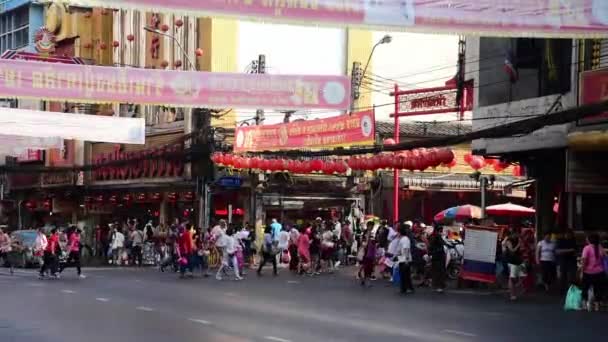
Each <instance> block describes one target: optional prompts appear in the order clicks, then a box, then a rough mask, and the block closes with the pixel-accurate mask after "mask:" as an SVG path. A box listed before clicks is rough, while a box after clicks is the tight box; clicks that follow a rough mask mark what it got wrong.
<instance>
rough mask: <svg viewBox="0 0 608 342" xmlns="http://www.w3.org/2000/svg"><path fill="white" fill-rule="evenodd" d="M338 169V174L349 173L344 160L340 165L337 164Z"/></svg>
mask: <svg viewBox="0 0 608 342" xmlns="http://www.w3.org/2000/svg"><path fill="white" fill-rule="evenodd" d="M336 166H337V168H336V171H337V172H338V173H347V172H348V164H346V162H345V161H344V160H339V161H338V163H337V164H336Z"/></svg>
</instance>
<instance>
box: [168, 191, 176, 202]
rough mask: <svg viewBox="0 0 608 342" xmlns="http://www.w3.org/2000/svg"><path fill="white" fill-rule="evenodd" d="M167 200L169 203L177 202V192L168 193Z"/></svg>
mask: <svg viewBox="0 0 608 342" xmlns="http://www.w3.org/2000/svg"><path fill="white" fill-rule="evenodd" d="M167 199H168V200H169V202H173V203H175V202H177V192H170V193H168V194H167Z"/></svg>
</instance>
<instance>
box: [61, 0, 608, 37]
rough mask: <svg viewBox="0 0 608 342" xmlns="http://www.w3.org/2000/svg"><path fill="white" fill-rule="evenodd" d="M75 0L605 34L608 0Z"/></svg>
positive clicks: (334, 22) (481, 31)
mask: <svg viewBox="0 0 608 342" xmlns="http://www.w3.org/2000/svg"><path fill="white" fill-rule="evenodd" d="M57 1H59V2H65V3H69V4H73V5H80V6H89V7H109V8H112V7H113V8H124V9H133V8H139V9H141V10H150V8H154V9H157V10H158V11H163V12H165V11H167V12H172V13H177V14H179V15H183V14H184V13H188V14H191V15H199V16H213V17H216V16H226V17H235V18H254V19H256V20H264V21H266V20H270V21H275V22H283V23H298V24H306V25H327V26H340V27H344V26H346V27H364V28H376V29H388V30H403V31H407V30H411V31H416V32H431V33H450V34H454V33H455V32H456V33H458V34H477V35H500V36H505V35H506V36H527V37H529V36H534V37H578V38H582V37H599V36H604V37H605V36H606V35H607V33H606V31H607V30H608V3H607V2H606V0H510V1H505V0H486V1H479V0H449V1H448V0H435V1H423V0H386V1H378V0H348V1H346V0H342V1H337V0H303V1H272V0H231V1H225V0H213V1H192V0H55V2H57Z"/></svg>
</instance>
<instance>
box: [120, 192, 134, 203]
mask: <svg viewBox="0 0 608 342" xmlns="http://www.w3.org/2000/svg"><path fill="white" fill-rule="evenodd" d="M122 200H123V201H125V202H132V201H133V195H131V194H126V195H124V196H123V197H122Z"/></svg>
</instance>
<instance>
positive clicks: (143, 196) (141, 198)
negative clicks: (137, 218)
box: [136, 192, 148, 202]
mask: <svg viewBox="0 0 608 342" xmlns="http://www.w3.org/2000/svg"><path fill="white" fill-rule="evenodd" d="M147 197H148V195H147V194H146V193H145V192H142V193H140V194H138V195H137V197H136V200H137V202H144V201H145V200H146V198H147Z"/></svg>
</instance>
